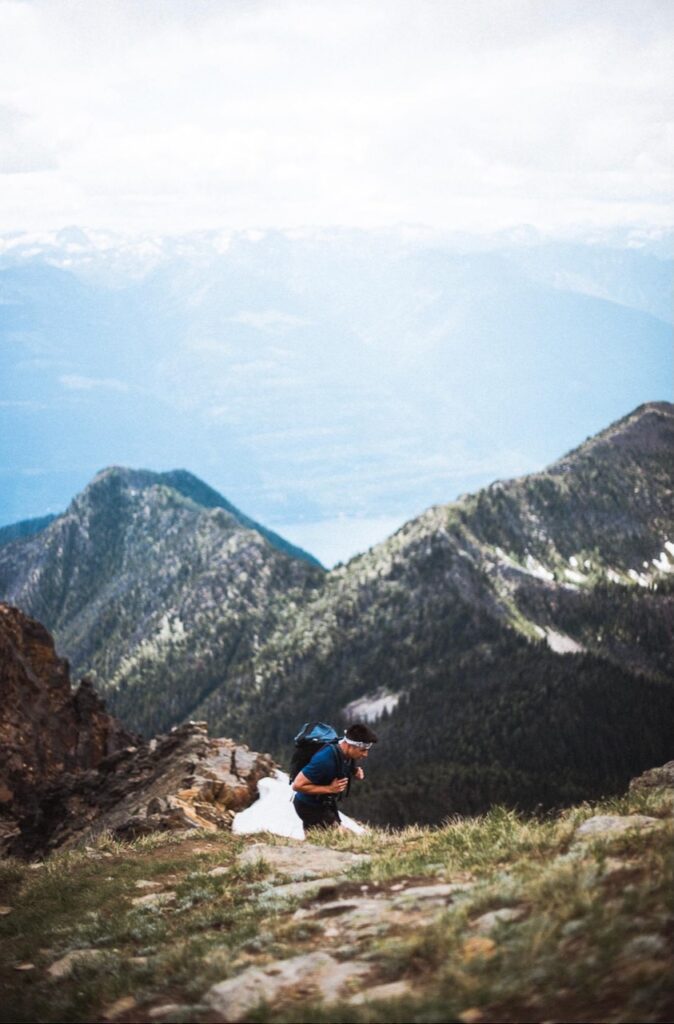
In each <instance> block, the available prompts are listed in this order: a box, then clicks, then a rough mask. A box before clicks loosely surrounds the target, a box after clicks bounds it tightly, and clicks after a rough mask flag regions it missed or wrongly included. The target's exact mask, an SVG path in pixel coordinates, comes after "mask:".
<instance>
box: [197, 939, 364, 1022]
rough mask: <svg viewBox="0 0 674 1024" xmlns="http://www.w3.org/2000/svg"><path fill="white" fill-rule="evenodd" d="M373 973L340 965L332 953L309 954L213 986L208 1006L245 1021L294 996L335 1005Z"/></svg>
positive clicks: (356, 965)
mask: <svg viewBox="0 0 674 1024" xmlns="http://www.w3.org/2000/svg"><path fill="white" fill-rule="evenodd" d="M370 970H371V968H370V966H369V965H367V964H364V963H361V962H359V961H347V962H346V963H340V962H339V961H337V960H335V959H334V957H332V956H330V954H329V953H308V954H306V955H304V956H296V957H292V958H291V959H290V960H277V961H275V962H274V963H272V964H269V966H268V967H265V968H260V967H249V968H248V969H247V970H246V971H244V972H243V974H240V975H238V977H236V978H230V979H229V980H228V981H222V982H220V983H219V984H217V985H213V987H212V988H211V989H209V991H208V993H207V994H206V1003H207V1004H208V1006H209V1007H210V1008H211V1009H213V1010H214V1011H215V1012H216V1013H218V1014H220V1015H221V1016H222V1017H223V1018H224V1019H225V1020H227V1021H242V1020H245V1018H246V1016H247V1015H248V1013H249V1012H250V1010H252V1009H253V1008H254V1007H256V1006H257V1005H258V1004H259V1003H263V1002H264V1003H270V1002H272V1001H273V1002H274V1003H277V1002H278V1001H279V1000H280V999H283V998H287V997H288V996H292V995H296V996H302V997H303V998H304V999H307V998H311V999H320V1000H322V1001H323V1002H324V1003H330V1002H334V1001H335V1000H336V999H339V998H341V997H343V996H345V995H346V994H347V992H348V986H349V984H350V983H353V982H355V981H357V980H360V979H363V978H364V977H365V976H366V975H367V974H369V972H370Z"/></svg>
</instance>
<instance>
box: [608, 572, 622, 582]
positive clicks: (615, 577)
mask: <svg viewBox="0 0 674 1024" xmlns="http://www.w3.org/2000/svg"><path fill="white" fill-rule="evenodd" d="M606 575H607V577H608V578H609V579H610V581H611V583H622V581H623V578H622V576H621V575H620V573H618V572H616V571H615V569H607V570H606Z"/></svg>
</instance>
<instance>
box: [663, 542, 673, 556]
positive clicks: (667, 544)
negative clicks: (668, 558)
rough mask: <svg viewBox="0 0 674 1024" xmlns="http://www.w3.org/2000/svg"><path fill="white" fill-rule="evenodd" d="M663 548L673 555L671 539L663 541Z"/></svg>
mask: <svg viewBox="0 0 674 1024" xmlns="http://www.w3.org/2000/svg"><path fill="white" fill-rule="evenodd" d="M665 548H666V550H667V551H668V552H669V554H670V555H674V544H672V542H671V540H666V541H665Z"/></svg>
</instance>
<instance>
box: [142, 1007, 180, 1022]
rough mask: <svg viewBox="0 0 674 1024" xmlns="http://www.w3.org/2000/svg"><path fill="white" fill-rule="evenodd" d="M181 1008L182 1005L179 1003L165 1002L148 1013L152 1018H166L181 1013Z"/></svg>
mask: <svg viewBox="0 0 674 1024" xmlns="http://www.w3.org/2000/svg"><path fill="white" fill-rule="evenodd" d="M180 1010H182V1006H181V1005H180V1004H179V1003H164V1004H163V1005H162V1006H154V1007H153V1008H152V1009H151V1010H148V1011H147V1015H148V1017H149V1018H150V1020H164V1019H165V1018H166V1017H172V1016H173V1014H174V1013H179V1011H180Z"/></svg>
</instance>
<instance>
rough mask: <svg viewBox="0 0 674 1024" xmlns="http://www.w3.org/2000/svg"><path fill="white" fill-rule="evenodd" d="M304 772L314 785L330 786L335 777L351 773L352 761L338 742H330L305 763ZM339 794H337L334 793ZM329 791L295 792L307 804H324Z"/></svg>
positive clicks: (296, 796) (342, 777) (346, 775)
mask: <svg viewBox="0 0 674 1024" xmlns="http://www.w3.org/2000/svg"><path fill="white" fill-rule="evenodd" d="M302 774H303V775H305V776H306V777H307V779H308V780H309V782H313V784H314V786H329V785H330V783H331V782H332V781H333V779H344V778H348V776H350V775H351V762H350V761H347V759H346V758H345V757H344V755H343V754H342V752H341V750H340V749H339V747H338V746H337V744H336V743H329V744H328V745H327V746H325V747H323V749H322V750H319V751H318V753H317V754H314V756H313V757H312V758H311V761H309V764H305V766H304V768H303V769H302ZM332 796H333V797H334V796H337V794H336V793H335V794H332ZM328 797H330V794H329V793H295V799H296V800H301V801H302V802H303V803H307V804H324V803H325V801H326V798H328Z"/></svg>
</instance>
